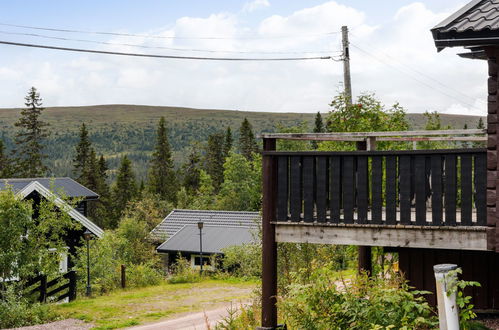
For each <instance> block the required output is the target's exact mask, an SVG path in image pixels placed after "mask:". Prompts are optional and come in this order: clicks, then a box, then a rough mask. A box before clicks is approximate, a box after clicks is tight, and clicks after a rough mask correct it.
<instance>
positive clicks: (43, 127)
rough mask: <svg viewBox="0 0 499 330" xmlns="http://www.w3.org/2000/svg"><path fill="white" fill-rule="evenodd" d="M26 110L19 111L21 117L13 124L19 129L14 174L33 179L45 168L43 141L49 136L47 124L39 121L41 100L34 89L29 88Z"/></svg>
mask: <svg viewBox="0 0 499 330" xmlns="http://www.w3.org/2000/svg"><path fill="white" fill-rule="evenodd" d="M24 104H25V105H26V108H24V109H23V110H22V111H21V117H20V118H19V119H18V121H17V122H16V123H15V124H14V125H15V126H16V127H18V128H19V131H18V132H17V133H16V136H15V143H16V150H15V154H16V173H17V174H18V175H19V176H23V177H28V178H34V177H40V176H44V175H45V174H46V173H47V167H46V166H45V165H44V163H43V160H44V159H45V158H46V157H47V156H46V155H45V154H44V153H43V148H44V146H43V142H44V139H45V138H47V137H48V136H49V132H48V129H47V126H48V124H47V123H46V122H43V121H41V120H40V115H41V114H42V111H43V109H44V108H42V99H41V98H40V94H39V93H38V92H37V90H36V88H35V87H31V89H30V90H29V91H28V95H27V96H26V97H25V103H24Z"/></svg>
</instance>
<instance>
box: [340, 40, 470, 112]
mask: <svg viewBox="0 0 499 330" xmlns="http://www.w3.org/2000/svg"><path fill="white" fill-rule="evenodd" d="M350 45H352V46H353V47H354V48H356V49H357V50H359V51H361V52H362V53H364V54H366V55H368V56H370V57H372V58H374V59H375V60H377V61H378V62H380V63H382V64H385V65H387V66H390V67H391V68H393V69H395V70H397V71H399V72H401V73H403V74H405V75H407V76H408V77H410V78H412V79H413V80H414V81H416V82H418V83H420V84H422V85H424V86H426V87H428V88H430V89H432V90H436V91H437V92H439V93H440V94H443V95H445V96H447V97H450V98H452V99H455V98H456V97H455V96H453V95H450V94H448V93H447V92H445V91H442V90H437V89H436V88H435V87H434V86H432V85H430V84H427V83H426V82H424V81H422V80H420V79H418V78H416V77H414V76H412V75H411V74H409V73H407V72H405V71H402V70H401V69H400V68H398V67H396V66H394V65H392V64H390V63H387V62H385V61H383V60H382V59H380V58H379V57H377V56H375V55H373V54H371V53H369V52H368V51H366V50H364V49H362V48H360V47H359V46H357V45H355V44H353V43H350ZM460 101H461V102H462V103H463V104H465V105H467V106H468V107H470V108H472V109H475V110H479V109H477V108H476V107H475V105H473V104H471V103H468V102H466V101H463V100H460Z"/></svg>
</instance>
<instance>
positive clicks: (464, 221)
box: [461, 154, 473, 226]
mask: <svg viewBox="0 0 499 330" xmlns="http://www.w3.org/2000/svg"><path fill="white" fill-rule="evenodd" d="M472 182H473V173H472V158H471V155H466V154H465V155H462V156H461V225H465V226H471V225H472V219H471V203H472V198H473V186H472Z"/></svg>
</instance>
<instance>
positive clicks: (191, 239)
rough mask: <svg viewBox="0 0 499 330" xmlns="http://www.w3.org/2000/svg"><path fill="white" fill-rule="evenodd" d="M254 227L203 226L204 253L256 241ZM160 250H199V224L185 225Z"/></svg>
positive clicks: (220, 250) (219, 251)
mask: <svg viewBox="0 0 499 330" xmlns="http://www.w3.org/2000/svg"><path fill="white" fill-rule="evenodd" d="M253 230H254V228H253V229H252V228H250V227H241V226H236V227H230V226H204V227H203V253H206V254H214V253H222V249H224V248H226V247H229V246H234V245H242V244H247V243H252V242H254V241H255V239H254V233H253V232H252V231H253ZM157 250H158V251H159V252H177V251H182V252H194V253H196V252H199V229H198V227H197V225H186V226H183V227H182V228H181V229H180V230H179V231H178V232H177V233H176V234H175V235H173V236H172V237H171V238H170V239H168V240H167V241H166V242H164V243H163V244H161V245H160V246H159V247H158V248H157Z"/></svg>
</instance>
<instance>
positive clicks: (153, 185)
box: [148, 117, 178, 204]
mask: <svg viewBox="0 0 499 330" xmlns="http://www.w3.org/2000/svg"><path fill="white" fill-rule="evenodd" d="M150 164H151V168H150V170H149V178H148V181H149V182H148V186H149V187H148V188H149V191H150V192H152V193H154V194H157V195H158V196H160V198H161V199H163V200H166V201H169V202H172V203H173V204H176V201H177V190H178V184H177V176H176V173H175V168H174V165H173V159H172V151H171V148H170V143H169V142H168V136H167V130H166V121H165V118H164V117H161V119H160V120H159V124H158V130H157V136H156V146H155V147H154V152H153V154H152V159H151V162H150Z"/></svg>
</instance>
